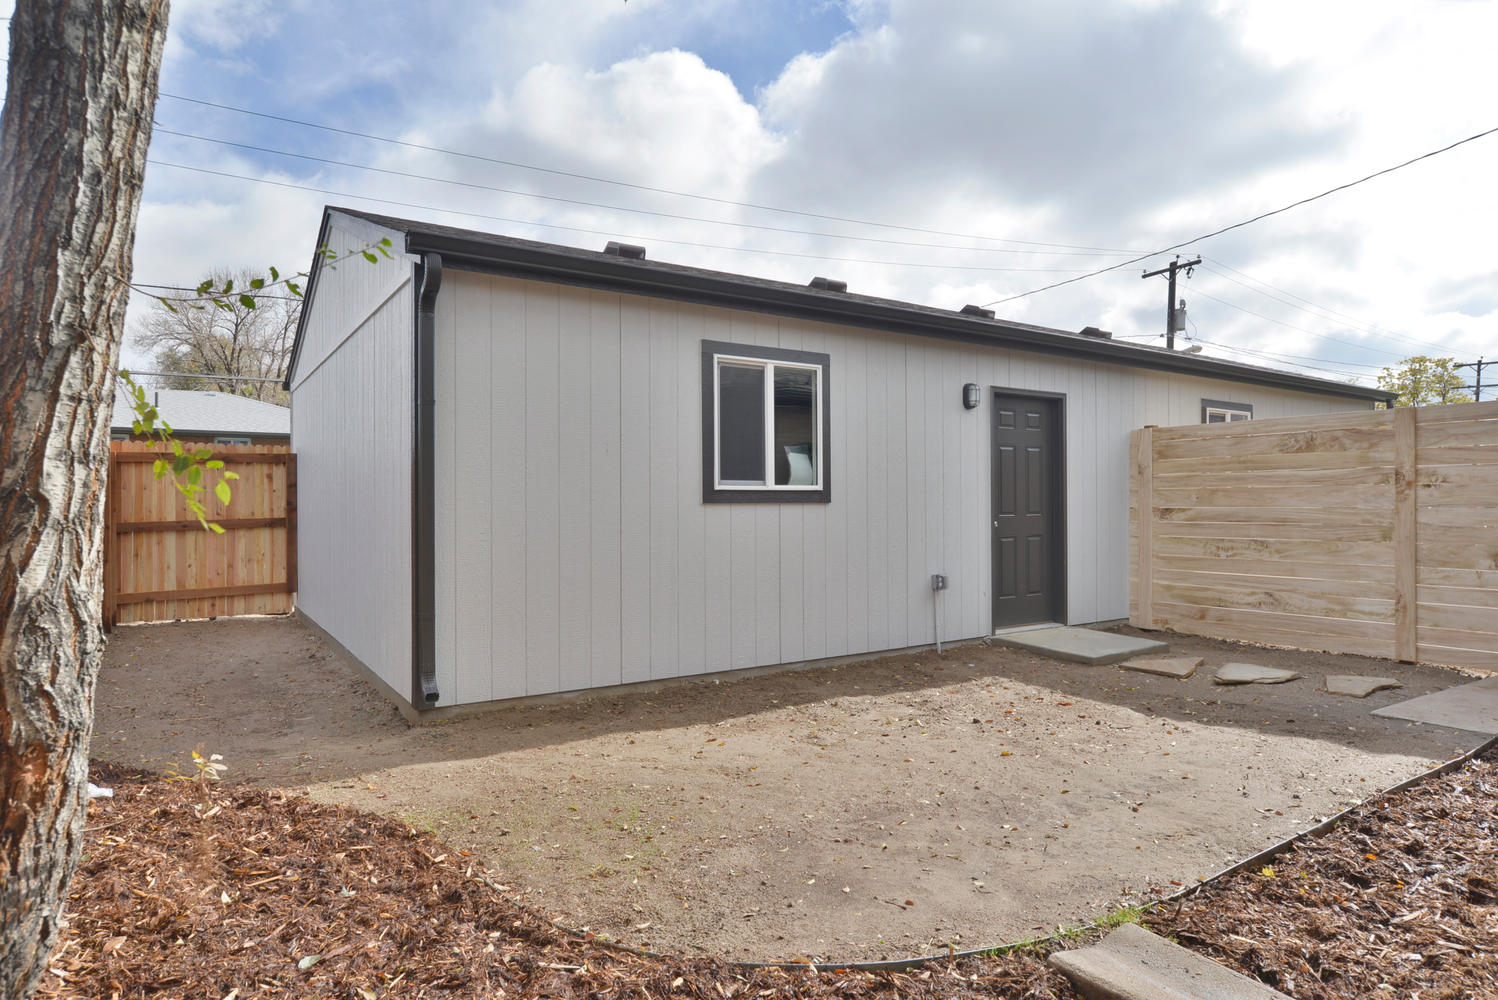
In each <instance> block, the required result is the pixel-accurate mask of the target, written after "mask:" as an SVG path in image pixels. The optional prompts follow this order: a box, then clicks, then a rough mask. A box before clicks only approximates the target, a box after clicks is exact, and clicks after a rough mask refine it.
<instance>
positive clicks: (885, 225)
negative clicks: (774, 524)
mask: <svg viewBox="0 0 1498 1000" xmlns="http://www.w3.org/2000/svg"><path fill="white" fill-rule="evenodd" d="M158 96H160V97H168V98H171V99H172V100H174V101H184V102H186V103H189V104H197V105H201V106H203V107H209V108H217V109H219V110H220V111H232V112H235V113H236V114H242V115H251V116H253V117H256V118H264V119H266V120H268V121H277V122H284V123H286V124H289V125H300V126H302V127H304V128H313V129H320V130H322V131H324V132H333V133H336V134H338V135H347V136H352V137H355V138H359V139H368V140H370V141H372V142H383V143H388V144H390V145H393V146H403V147H405V148H407V149H416V150H420V151H422V152H426V153H440V154H442V155H444V156H456V157H461V158H463V159H466V160H477V161H479V162H482V163H492V164H496V165H499V166H505V167H515V168H517V169H520V170H534V171H537V172H540V173H546V174H552V175H554V176H557V177H571V178H573V179H575V180H583V181H590V182H592V183H595V184H612V185H615V186H618V187H625V188H632V189H634V190H636V191H649V192H652V193H654V194H668V195H673V196H675V197H678V198H694V199H697V200H699V201H707V202H713V203H714V204H718V205H731V206H734V207H736V208H749V209H754V210H756V211H762V212H779V213H781V214H784V215H799V216H802V217H804V218H808V219H822V220H824V221H827V222H846V223H849V224H851V225H858V226H874V227H877V228H880V229H896V230H900V231H902V232H908V233H923V234H925V235H927V236H948V237H952V238H955V239H963V240H988V241H990V242H994V243H1018V244H1021V245H1023V246H1037V247H1054V248H1058V249H1062V250H1087V251H1093V252H1098V253H1133V251H1132V250H1124V249H1120V248H1118V247H1093V246H1081V245H1077V244H1073V243H1046V242H1042V241H1037V240H1018V239H1010V238H1008V237H1003V236H979V235H977V234H974V233H955V232H950V231H947V230H942V229H926V228H922V227H920V226H902V225H899V224H897V223H893V222H876V221H871V220H869V219H858V218H853V217H850V216H842V215H830V214H826V213H822V212H807V211H803V210H801V209H795V208H783V207H780V206H776V205H761V204H757V203H755V202H749V201H736V200H734V199H732V198H719V197H715V196H713V195H706V194H694V193H692V192H690V191H677V190H674V189H672V188H664V187H654V186H652V185H649V184H637V183H634V182H631V181H621V180H617V179H614V178H609V177H598V176H594V175H592V174H584V173H577V172H575V171H571V170H560V169H557V168H555V167H542V166H538V165H536V164H533V163H523V162H521V161H518V160H506V159H502V158H500V157H497V156H484V155H482V154H479V153H468V152H464V151H462V150H457V149H448V148H445V147H442V146H431V145H427V144H425V143H420V142H411V141H410V140H407V139H396V138H392V137H391V136H384V135H377V134H375V133H373V132H361V131H359V130H357V129H346V128H338V127H336V126H333V125H323V124H320V123H318V122H309V121H304V120H302V119H299V118H289V117H286V116H284V115H273V114H270V113H268V112H265V111H252V110H250V109H249V108H239V107H235V106H234V105H231V104H218V103H216V102H214V101H205V100H202V99H201V98H197V97H186V96H183V95H181V94H169V93H165V92H163V93H160V94H159V95H158Z"/></svg>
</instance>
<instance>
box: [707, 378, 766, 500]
mask: <svg viewBox="0 0 1498 1000" xmlns="http://www.w3.org/2000/svg"><path fill="white" fill-rule="evenodd" d="M718 477H719V479H720V481H721V482H725V483H754V484H756V485H762V484H763V483H764V481H765V370H764V368H762V367H760V366H758V365H741V364H734V363H732V362H727V361H725V362H722V363H721V364H719V365H718Z"/></svg>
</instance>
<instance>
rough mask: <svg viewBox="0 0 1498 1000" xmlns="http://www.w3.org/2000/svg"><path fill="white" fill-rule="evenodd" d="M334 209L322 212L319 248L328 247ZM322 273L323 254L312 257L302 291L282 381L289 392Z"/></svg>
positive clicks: (326, 209) (318, 230) (318, 240)
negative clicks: (314, 294) (300, 306)
mask: <svg viewBox="0 0 1498 1000" xmlns="http://www.w3.org/2000/svg"><path fill="white" fill-rule="evenodd" d="M333 211H334V210H333V209H331V208H324V209H323V210H322V225H320V226H319V227H318V229H317V245H318V247H319V248H321V247H325V246H327V245H328V226H329V224H330V223H331V222H332V219H333ZM321 273H322V254H320V253H314V254H313V255H312V268H311V269H310V270H309V271H308V272H307V285H306V287H305V288H303V289H302V311H301V312H300V313H298V314H297V318H296V334H295V335H293V336H292V338H291V358H290V359H289V360H288V361H287V362H286V377H285V378H284V379H282V380H281V388H282V389H284V390H286V391H287V392H290V391H291V378H292V376H293V375H295V374H296V364H297V361H299V360H300V359H301V356H302V331H303V330H304V329H306V326H307V316H308V314H310V313H311V312H312V292H313V289H314V288H315V287H316V285H317V276H318V275H319V274H321Z"/></svg>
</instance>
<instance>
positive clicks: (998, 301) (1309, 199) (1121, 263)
mask: <svg viewBox="0 0 1498 1000" xmlns="http://www.w3.org/2000/svg"><path fill="white" fill-rule="evenodd" d="M1494 133H1498V127H1494V128H1490V129H1488V130H1486V131H1484V132H1478V133H1477V134H1476V135H1469V136H1467V138H1465V139H1458V140H1457V141H1456V142H1453V143H1451V144H1450V145H1449V146H1442V147H1441V148H1440V149H1433V150H1431V151H1430V152H1428V153H1421V154H1420V155H1419V156H1416V157H1413V158H1411V159H1408V160H1405V161H1404V162H1403V163H1396V164H1394V165H1393V166H1392V167H1385V168H1383V169H1382V170H1376V171H1374V172H1373V173H1371V174H1368V175H1366V176H1364V177H1359V178H1358V179H1357V180H1355V181H1348V182H1347V183H1346V184H1338V185H1337V186H1336V187H1333V188H1327V189H1326V190H1325V191H1322V192H1321V193H1320V194H1313V195H1311V196H1310V197H1307V198H1301V199H1300V200H1299V201H1293V202H1291V203H1290V204H1288V205H1284V206H1281V207H1280V208H1276V209H1272V210H1271V211H1268V212H1261V213H1260V214H1258V215H1256V216H1254V217H1253V218H1251V219H1245V220H1243V221H1242V222H1235V223H1233V224H1232V225H1230V226H1223V227H1222V228H1221V229H1216V230H1213V231H1212V232H1210V233H1206V234H1205V235H1202V236H1197V237H1195V238H1193V239H1189V240H1182V241H1181V242H1180V243H1175V244H1172V245H1170V246H1168V247H1165V248H1163V249H1160V250H1156V251H1154V252H1152V253H1147V254H1141V255H1140V256H1138V257H1133V258H1130V259H1129V260H1121V261H1119V262H1118V263H1117V264H1110V265H1109V266H1107V267H1102V268H1098V269H1097V270H1096V271H1093V272H1091V273H1089V274H1083V275H1078V276H1077V277H1075V278H1067V279H1066V280H1064V281H1057V282H1053V283H1052V284H1049V285H1045V286H1043V287H1040V288H1032V289H1030V290H1029V291H1028V292H1020V293H1019V294H1017V295H1010V296H1008V297H1007V298H1002V299H995V300H994V301H992V302H985V303H984V307H985V308H987V307H989V306H997V305H1002V304H1004V303H1005V302H1013V301H1014V300H1015V299H1022V298H1024V297H1026V296H1027V295H1036V294H1038V293H1040V292H1048V291H1050V290H1051V289H1053V288H1060V287H1061V286H1062V285H1070V284H1073V283H1075V282H1078V281H1086V280H1087V279H1088V278H1094V277H1097V276H1098V275H1099V274H1107V273H1108V272H1109V271H1116V270H1118V269H1119V268H1121V267H1128V266H1129V265H1130V264H1138V263H1139V262H1140V261H1144V260H1149V259H1150V258H1151V257H1158V256H1160V255H1161V254H1163V253H1170V252H1171V251H1172V250H1180V249H1182V248H1184V247H1187V246H1190V245H1191V244H1193V243H1200V242H1202V241H1203V240H1209V239H1211V238H1212V237H1214V236H1221V235H1222V234H1223V233H1227V232H1232V231H1233V230H1234V229H1242V228H1243V227H1244V226H1249V225H1252V224H1253V223H1255V222H1261V221H1263V220H1264V219H1267V218H1269V217H1270V216H1274V215H1279V214H1281V213H1282V212H1288V211H1290V210H1291V209H1292V208H1299V207H1300V206H1301V205H1307V204H1310V203H1311V202H1313V201H1317V200H1319V199H1321V198H1325V197H1327V196H1328V195H1333V194H1336V193H1337V192H1338V191H1346V190H1347V189H1348V188H1350V187H1356V186H1357V185H1359V184H1362V183H1364V182H1366V181H1371V180H1373V179H1374V178H1376V177H1382V176H1383V175H1384V174H1389V173H1393V172H1394V171H1396V170H1401V169H1403V168H1405V167H1408V166H1411V165H1412V164H1415V163H1419V162H1420V161H1421V160H1428V159H1430V158H1431V157H1432V156H1439V155H1440V154H1442V153H1446V152H1449V151H1451V150H1453V149H1455V148H1456V147H1458V146H1463V145H1466V144H1467V143H1469V142H1475V141H1476V140H1478V139H1482V138H1484V137H1486V136H1490V135H1493V134H1494Z"/></svg>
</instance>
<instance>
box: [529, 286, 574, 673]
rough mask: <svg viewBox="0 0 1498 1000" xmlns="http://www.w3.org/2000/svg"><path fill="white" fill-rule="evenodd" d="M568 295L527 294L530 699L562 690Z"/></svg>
mask: <svg viewBox="0 0 1498 1000" xmlns="http://www.w3.org/2000/svg"><path fill="white" fill-rule="evenodd" d="M563 291H564V289H563V287H562V286H560V285H549V284H541V283H539V282H533V283H531V284H530V285H529V286H527V288H526V290H525V375H526V384H525V446H526V447H525V577H526V587H525V632H526V643H525V691H526V694H540V693H542V692H550V691H558V690H561V688H560V684H561V607H560V605H561V600H562V585H561V549H562V539H561V516H560V505H561V470H562V461H563V456H562V450H561V420H560V409H561V396H562V393H561V387H562V368H561V355H560V339H561V338H560V330H559V326H560V323H561V297H562V293H563ZM572 597H573V595H571V594H569V595H568V599H569V600H570V599H571V598H572Z"/></svg>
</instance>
